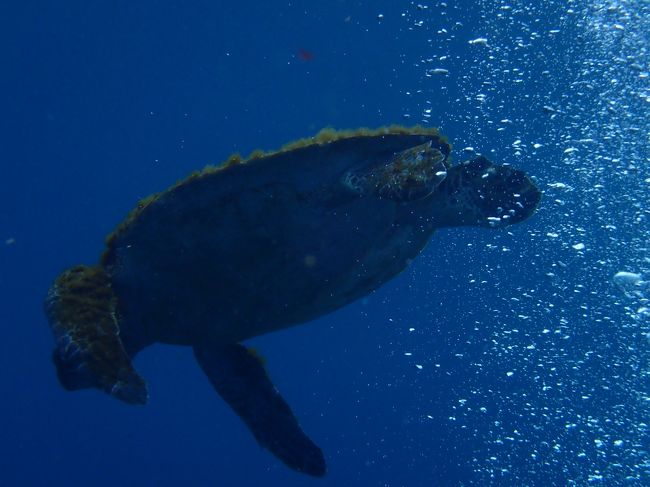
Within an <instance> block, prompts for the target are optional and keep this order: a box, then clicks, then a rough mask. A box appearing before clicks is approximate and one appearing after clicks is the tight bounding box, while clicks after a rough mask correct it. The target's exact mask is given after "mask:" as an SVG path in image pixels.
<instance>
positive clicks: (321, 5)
mask: <svg viewBox="0 0 650 487" xmlns="http://www.w3.org/2000/svg"><path fill="white" fill-rule="evenodd" d="M648 19H650V6H649V5H648V3H647V2H645V1H643V0H637V1H631V0H630V1H624V0H618V1H615V0H597V1H595V2H587V1H586V0H574V1H571V0H550V1H544V2H542V1H533V0H513V1H504V0H502V1H496V2H491V1H488V0H476V1H470V0H465V1H454V0H449V1H447V2H435V1H434V2H422V4H418V3H417V2H409V1H403V2H402V1H399V2H398V1H387V0H382V1H352V0H350V1H343V0H338V1H330V2H313V1H292V2H287V1H275V0H270V1H267V2H262V1H253V2H241V3H240V2H219V1H212V2H208V1H202V0H198V1H194V2H175V1H153V0H146V1H142V2H130V3H128V4H127V3H125V2H98V1H96V0H86V1H83V2H80V1H67V2H42V1H29V0H27V1H23V2H20V3H18V2H6V3H4V4H2V5H1V6H0V41H1V42H0V62H1V66H2V70H1V75H0V107H1V109H2V113H1V116H0V148H1V149H2V152H1V155H0V208H1V210H0V296H2V298H1V303H2V305H1V306H0V324H1V326H2V338H3V339H2V341H1V343H0V370H1V371H2V372H1V374H2V376H1V378H2V391H3V393H2V397H3V400H2V401H1V402H0V418H1V420H0V425H2V426H1V430H0V485H2V486H41V485H49V486H51V485H61V486H87V485H94V486H145V485H152V486H153V485H155V486H172V485H174V486H176V485H193V486H194V485H196V486H204V485H205V486H208V485H223V486H253V485H269V486H271V485H273V486H275V485H277V486H280V485H281V486H303V485H306V486H307V485H323V486H325V485H327V486H339V485H361V486H391V487H397V486H409V487H410V486H453V485H513V486H522V485H558V486H564V485H606V486H613V485H634V486H636V485H650V470H649V469H650V454H649V448H650V439H649V433H648V420H649V419H650V406H649V405H650V394H649V392H650V389H649V380H648V377H649V375H650V373H649V370H648V364H649V356H650V355H649V352H648V348H649V347H650V340H649V336H650V335H648V332H649V325H650V311H649V310H648V307H647V306H650V305H649V304H648V297H650V289H649V288H650V285H649V284H647V281H646V279H648V280H650V277H648V276H650V250H649V249H650V226H649V219H650V210H649V209H648V207H649V205H648V203H649V197H648V195H649V194H650V167H649V162H650V150H649V148H648V145H649V139H648V132H649V129H648V127H649V125H648V119H649V115H650V109H649V108H650V88H649V83H648V80H649V79H650V78H649V74H648V71H649V70H650V65H649V62H650V39H649V36H650V34H649V33H650V21H649V20H648ZM440 70H446V71H447V72H446V74H445V73H444V72H443V71H440ZM391 123H404V124H408V125H414V124H423V125H430V126H438V127H440V128H441V130H442V131H443V132H444V133H445V134H447V135H448V136H449V138H450V141H451V142H452V143H453V144H454V157H455V160H456V161H460V160H463V159H464V158H467V157H469V156H471V155H472V153H473V152H472V149H471V148H473V150H474V151H477V152H481V153H484V154H486V155H487V156H489V157H490V158H491V159H493V160H495V161H496V162H500V163H501V162H506V163H510V164H512V165H515V166H517V167H519V168H522V169H524V170H526V171H527V172H528V173H529V174H531V175H532V176H533V177H534V178H535V180H536V181H537V183H538V184H539V186H540V188H541V189H543V190H544V193H545V194H544V199H543V202H542V205H541V207H540V208H539V211H538V213H537V215H535V216H534V217H533V218H531V219H530V220H529V221H527V222H525V223H523V224H521V225H517V226H513V227H511V228H509V229H507V230H503V231H498V230H495V231H491V230H484V229H472V228H465V229H452V230H444V231H440V232H438V233H437V234H436V235H434V237H433V239H432V241H431V243H430V244H429V246H428V247H427V248H426V249H425V250H424V252H423V253H422V255H421V256H420V257H419V258H418V259H417V260H416V261H415V262H414V263H413V265H412V266H411V267H410V268H409V269H408V270H407V271H405V272H404V273H403V274H401V275H400V276H398V277H397V278H396V279H394V280H393V281H391V282H390V283H388V284H387V285H385V286H384V287H382V288H381V289H380V290H378V291H377V292H375V293H373V294H372V295H370V296H368V297H367V298H365V299H363V300H360V301H358V302H356V303H354V304H352V305H350V306H348V307H346V308H344V309H342V310H340V311H338V312H335V313H333V314H331V315H328V316H324V317H322V318H321V319H319V320H317V321H315V322H313V323H310V324H306V325H304V326H300V327H296V328H293V329H289V330H285V331H282V332H278V333H274V334H271V335H267V336H263V337H259V338H257V339H255V340H253V341H251V345H254V346H255V347H256V349H258V350H259V351H260V352H261V353H262V354H263V355H264V357H265V358H266V359H267V363H268V368H269V372H270V374H271V376H272V377H273V380H274V382H275V384H276V386H277V387H278V389H279V390H280V391H281V392H282V394H283V396H284V397H285V398H286V399H287V401H288V402H289V403H290V404H291V406H292V408H293V410H294V412H295V413H296V415H297V416H298V418H299V420H300V422H301V424H302V426H303V427H304V429H305V430H306V431H307V432H308V433H309V435H310V436H311V437H312V438H313V439H314V440H315V441H316V442H317V443H318V444H319V445H320V447H321V448H322V449H323V451H324V452H325V455H326V459H327V463H328V474H327V476H326V477H325V478H323V479H311V478H308V477H306V476H303V475H300V474H298V473H295V472H293V471H290V470H289V469H287V468H286V467H285V466H284V465H282V464H281V463H280V462H278V461H277V460H276V459H275V458H273V457H272V456H271V455H270V454H269V453H267V452H266V451H264V450H262V449H261V448H260V447H259V446H257V444H256V443H255V441H254V439H253V437H252V436H251V435H250V434H249V432H248V431H247V430H246V428H245V427H244V426H243V424H242V423H241V422H240V420H239V419H238V418H237V417H236V416H235V415H234V414H233V413H232V412H231V410H230V409H229V408H228V407H227V406H226V405H225V404H224V403H223V401H222V400H221V399H220V398H219V397H218V396H217V395H216V393H215V392H214V391H213V389H212V388H211V387H210V385H209V383H208V381H207V380H206V378H205V376H204V375H203V373H202V372H201V371H200V370H199V368H198V367H197V365H196V364H195V362H194V359H193V356H192V353H191V351H190V350H189V349H184V348H181V347H171V346H162V345H157V346H153V347H151V348H148V349H147V350H145V351H144V352H142V353H141V354H140V355H139V356H138V357H137V358H136V363H135V365H136V367H137V369H138V370H139V372H140V373H141V374H142V375H143V376H144V377H145V378H146V380H147V381H148V384H149V389H150V402H149V404H148V405H147V406H145V407H133V406H127V405H125V404H122V403H119V402H118V401H116V400H114V399H112V398H110V397H108V396H107V395H105V394H103V393H100V392H98V391H91V390H88V391H81V392H75V393H70V392H66V391H64V390H63V389H62V387H61V386H60V385H59V384H58V383H57V380H56V376H55V372H54V367H53V365H52V363H51V359H50V357H51V351H52V347H53V340H52V336H51V332H50V330H49V328H48V325H47V322H46V319H45V316H44V314H43V308H42V303H43V299H44V297H45V294H46V292H47V289H48V287H49V285H50V284H51V282H52V280H53V279H54V278H55V277H56V276H57V275H58V273H59V272H61V271H62V270H64V269H65V268H67V267H69V266H71V265H73V264H77V263H94V262H96V260H97V258H98V255H99V254H100V252H101V250H102V248H103V241H104V238H105V236H106V235H107V234H108V233H109V232H110V231H111V230H112V228H113V227H114V226H115V225H116V224H117V223H119V222H120V221H121V220H122V218H123V217H124V216H125V215H126V213H127V212H128V211H129V210H130V209H131V208H132V207H133V205H134V204H135V202H136V201H137V200H138V199H139V198H142V197H144V196H147V195H148V194H150V193H152V192H155V191H160V190H162V189H164V188H166V187H167V186H169V185H170V184H171V183H173V182H174V181H176V180H178V179H180V178H182V177H184V176H185V175H187V174H188V173H189V172H191V171H192V170H195V169H198V168H201V167H203V166H204V165H206V164H217V163H219V162H220V161H222V160H224V159H225V158H226V157H227V156H228V155H229V154H230V153H232V152H236V151H237V152H241V153H242V154H248V153H250V152H251V151H252V150H254V149H257V148H262V149H274V148H277V147H279V146H281V145H282V144H284V143H285V142H288V141H290V140H292V139H295V138H298V137H305V136H310V135H313V134H315V133H316V132H317V131H318V130H319V129H321V128H323V127H326V126H331V127H336V128H354V127H358V126H368V127H376V126H380V125H385V124H391ZM623 271H624V272H629V273H632V274H631V276H632V277H629V276H628V278H627V279H621V278H620V277H619V278H618V279H615V278H614V276H615V275H616V274H617V273H618V272H623Z"/></svg>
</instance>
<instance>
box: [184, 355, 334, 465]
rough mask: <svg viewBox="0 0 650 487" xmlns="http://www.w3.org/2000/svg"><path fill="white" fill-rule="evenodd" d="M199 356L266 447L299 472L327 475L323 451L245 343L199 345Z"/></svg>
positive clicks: (214, 382) (224, 395)
mask: <svg viewBox="0 0 650 487" xmlns="http://www.w3.org/2000/svg"><path fill="white" fill-rule="evenodd" d="M194 355H195V356H196V360H197V361H198V363H199V365H200V366H201V368H202V369H203V371H204V372H205V373H206V375H207V376H208V379H210V382H211V383H212V385H213V387H214V388H215V389H216V391H217V392H218V393H219V395H220V396H221V397H222V398H223V399H224V400H225V401H226V402H227V403H228V405H229V406H230V407H231V408H233V409H234V411H235V412H236V413H237V414H238V415H239V417H240V418H241V419H242V420H243V421H244V423H246V425H247V426H248V428H249V429H250V430H251V432H252V433H253V435H254V436H255V439H257V441H258V442H259V444H260V445H261V446H262V447H264V448H266V449H268V450H270V451H271V453H273V454H274V455H275V456H276V457H278V458H279V459H280V460H282V462H284V463H285V464H286V465H287V466H288V467H290V468H292V469H294V470H297V471H299V472H302V473H306V474H308V475H313V476H315V477H322V476H323V475H325V459H324V457H323V452H322V451H321V449H320V448H318V446H316V445H315V444H314V443H313V442H312V441H311V440H310V439H309V438H308V437H307V435H306V434H305V433H304V432H303V431H302V429H301V428H300V425H299V424H298V421H297V420H296V417H295V416H294V415H293V412H292V411H291V409H290V408H289V405H288V404H287V403H286V402H285V400H284V399H283V398H282V396H280V393H279V392H278V390H277V389H276V388H275V386H274V385H273V384H272V383H271V380H270V379H269V376H268V374H267V373H266V370H265V368H264V365H263V364H262V363H261V361H260V359H259V357H257V356H256V355H255V354H254V353H252V352H251V351H250V350H248V349H247V348H246V347H244V346H242V345H239V344H235V345H230V346H227V347H222V348H217V349H215V348H214V347H207V346H195V347H194Z"/></svg>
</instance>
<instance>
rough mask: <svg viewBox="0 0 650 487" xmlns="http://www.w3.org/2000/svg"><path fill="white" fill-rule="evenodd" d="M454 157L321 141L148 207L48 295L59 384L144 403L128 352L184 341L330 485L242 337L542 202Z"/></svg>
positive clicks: (515, 218)
mask: <svg viewBox="0 0 650 487" xmlns="http://www.w3.org/2000/svg"><path fill="white" fill-rule="evenodd" d="M449 153H450V146H449V144H448V143H447V142H446V141H445V140H444V139H443V138H442V137H440V136H439V135H438V132H437V131H436V130H433V129H424V128H413V129H406V128H403V127H390V128H384V129H379V130H374V131H370V130H358V131H352V132H334V131H323V132H321V133H320V134H319V135H318V136H316V137H314V138H310V139H305V140H301V141H298V142H295V143H293V144H290V145H288V146H286V147H284V148H283V149H281V150H279V151H277V152H272V153H256V154H254V155H253V156H251V157H250V158H249V159H248V160H242V159H241V158H239V157H237V156H233V157H231V158H230V159H229V160H228V161H227V162H226V163H225V164H224V165H223V166H221V167H216V168H212V167H211V168H206V169H204V170H203V171H200V172H197V173H194V174H192V175H191V176H189V177H188V178H187V179H185V180H184V181H181V182H179V183H177V184H175V185H174V186H172V187H171V188H169V189H168V190H166V191H164V192H162V193H158V194H155V195H153V196H151V197H149V198H147V199H145V200H143V201H141V202H140V203H139V204H138V205H137V207H136V208H135V209H134V210H133V211H132V212H131V213H130V214H129V215H128V217H127V218H126V220H125V221H124V222H122V223H121V224H120V225H118V227H117V229H116V230H115V231H114V232H113V234H111V235H110V236H109V237H108V240H107V248H106V250H105V252H104V254H103V255H102V257H101V261H100V263H99V264H97V265H94V266H83V265H81V266H76V267H73V268H71V269H69V270H67V271H65V272H64V273H62V274H61V275H60V276H59V277H58V278H57V280H56V281H55V282H54V284H53V285H52V287H51V289H50V291H49V294H48V296H47V300H46V312H47V316H48V318H49V321H50V324H51V327H52V330H53V332H54V337H55V340H56V347H55V350H54V354H53V360H54V363H55V365H56V369H57V374H58V377H59V380H60V382H61V384H62V385H63V387H65V388H66V389H68V390H74V389H81V388H89V387H95V388H98V389H101V390H103V391H105V392H107V393H109V394H111V395H113V396H115V397H116V398H118V399H120V400H122V401H125V402H127V403H131V404H144V403H145V402H146V401H147V397H148V394H147V388H146V385H145V382H144V381H143V379H142V378H141V377H140V376H139V375H138V374H137V373H136V371H135V370H134V368H133V366H132V364H131V360H132V358H133V357H134V356H135V355H136V354H137V353H138V352H139V351H140V350H142V349H143V348H144V347H147V346H148V345H151V344H153V343H156V342H160V343H169V344H176V345H187V346H191V347H193V349H194V354H195V356H196V360H197V361H198V363H199V365H200V367H201V368H202V369H203V371H204V372H205V373H206V375H207V376H208V378H209V380H210V382H211V383H212V385H213V386H214V388H215V389H216V390H217V392H218V393H219V395H220V396H221V397H222V398H223V399H224V400H225V401H226V402H227V403H228V404H229V405H230V406H231V407H232V408H233V409H234V410H235V412H236V413H237V414H238V415H239V416H240V417H241V418H242V420H243V421H244V422H245V423H246V424H247V426H248V427H249V429H250V430H251V432H252V433H253V435H254V436H255V438H256V439H257V441H258V442H259V443H260V444H261V445H262V446H263V447H265V448H267V449H269V450H270V451H271V452H272V453H273V454H274V455H276V456H277V457H278V458H279V459H280V460H282V461H283V462H284V463H285V464H286V465H288V466H289V467H291V468H293V469H295V470H298V471H300V472H304V473H306V474H309V475H315V476H321V475H324V474H325V461H324V458H323V454H322V452H321V450H320V449H319V448H318V447H317V446H316V445H315V444H314V443H313V442H312V441H311V440H310V439H309V438H308V437H307V436H306V435H305V433H304V432H303V431H302V429H301V428H300V426H299V425H298V422H297V420H296V418H295V417H294V415H293V413H292V412H291V410H290V409H289V406H288V405H287V403H286V402H285V401H284V399H282V397H281V396H280V394H279V392H278V391H277V390H276V388H275V387H274V386H273V384H272V383H271V381H270V379H269V376H268V375H267V373H266V371H265V368H264V365H263V363H262V361H261V360H260V359H259V357H258V356H257V355H256V354H255V353H253V352H252V351H251V350H249V349H247V348H246V347H245V346H244V345H242V344H241V343H242V342H244V341H245V340H247V339H249V338H252V337H255V336H258V335H261V334H264V333H268V332H271V331H274V330H279V329H282V328H287V327H290V326H293V325H297V324H300V323H304V322H306V321H309V320H312V319H314V318H317V317H319V316H322V315H323V314H326V313H329V312H331V311H334V310H336V309H338V308H340V307H342V306H345V305H346V304H348V303H351V302H352V301H354V300H355V299H357V298H359V297H362V296H365V295H367V294H368V293H370V292H371V291H373V290H374V289H377V288H378V287H379V286H381V285H382V284H383V283H385V282H386V281H388V280H389V279H391V278H392V277H393V276H395V275H396V274H398V273H399V272H401V271H402V270H403V269H404V268H405V267H406V266H407V265H408V263H409V262H410V261H411V260H412V259H413V258H414V257H415V256H417V255H418V253H419V252H420V251H421V250H422V248H423V247H424V246H425V245H426V243H427V242H428V241H429V239H430V237H431V235H432V234H433V232H434V231H435V230H437V229H439V228H443V227H452V226H461V225H473V226H482V227H489V228H494V227H505V226H507V225H511V224H513V223H517V222H520V221H522V220H525V219H526V218H528V217H529V216H531V215H532V214H533V212H534V211H535V209H536V207H537V205H538V202H539V200H540V192H539V191H538V189H537V188H536V187H535V185H534V184H533V183H532V182H531V180H530V179H529V178H528V177H527V176H526V175H525V174H524V173H523V172H521V171H518V170H515V169H512V168H511V167H508V166H498V165H494V164H493V163H491V162H490V161H488V160H487V159H485V158H483V157H478V158H476V159H474V160H471V161H469V162H464V163H461V164H458V165H455V166H452V165H451V164H450V162H449Z"/></svg>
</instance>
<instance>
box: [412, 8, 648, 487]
mask: <svg viewBox="0 0 650 487" xmlns="http://www.w3.org/2000/svg"><path fill="white" fill-rule="evenodd" d="M466 7H467V3H466V2H453V1H451V0H450V1H447V2H437V3H432V4H428V5H424V4H415V3H414V4H412V7H411V8H410V9H409V10H408V11H405V13H404V16H403V17H404V21H405V23H406V27H405V31H407V32H413V33H414V34H413V35H416V33H418V32H422V31H424V32H426V33H427V36H428V39H427V42H428V46H429V53H428V54H427V55H426V56H425V57H422V58H421V59H415V60H412V61H413V63H414V64H415V65H416V66H417V67H418V68H419V69H421V79H420V81H419V85H418V86H416V87H414V89H412V90H410V91H409V92H407V95H408V96H410V97H411V99H412V100H413V103H412V106H410V107H409V110H408V111H407V112H406V113H405V117H408V118H410V119H415V118H416V117H417V115H415V114H416V113H419V120H417V121H418V122H419V123H424V124H429V123H430V124H432V125H440V126H441V127H442V128H443V131H444V132H445V133H449V134H452V136H453V137H454V140H453V141H454V142H455V147H456V152H458V146H459V145H460V148H461V151H464V152H465V153H468V154H471V153H473V152H475V151H478V150H481V151H484V152H486V153H487V154H486V155H488V156H490V157H491V158H493V159H495V160H497V161H500V162H506V163H512V164H514V165H517V166H518V167H522V168H524V169H526V170H527V171H528V172H529V173H531V174H534V175H535V176H536V179H537V182H538V184H539V185H540V187H542V189H543V190H544V193H545V197H544V201H543V204H542V207H541V208H540V211H539V214H538V215H537V216H536V217H535V222H534V223H531V224H529V225H526V226H522V228H521V229H519V228H516V227H513V229H512V230H511V232H510V233H504V234H502V235H501V236H499V237H494V236H491V237H490V240H489V242H490V243H487V244H484V243H481V242H480V241H479V243H478V244H476V245H474V247H473V248H472V247H471V244H470V248H469V255H470V256H471V257H470V259H469V262H470V264H472V266H474V267H472V266H468V267H467V273H468V274H466V275H464V276H461V277H460V278H459V279H460V281H462V279H463V278H465V277H467V279H466V281H465V282H460V281H459V282H458V283H457V285H456V287H455V289H452V290H454V291H455V292H460V293H465V295H467V289H468V288H470V289H471V288H476V287H477V286H480V289H481V290H482V291H485V290H486V289H487V288H489V286H493V289H492V292H495V290H496V291H497V292H496V294H497V295H498V296H499V297H498V298H497V299H496V301H495V300H494V299H492V300H491V301H487V300H486V301H484V302H477V303H478V304H477V303H474V304H473V305H472V306H468V307H467V308H465V309H464V311H463V313H464V314H463V317H464V320H465V321H466V322H470V323H474V328H472V327H471V326H470V327H469V328H467V329H468V330H469V333H471V332H472V330H474V331H475V333H476V337H475V339H476V340H479V339H480V340H482V341H483V342H484V343H485V345H484V347H483V349H482V352H481V353H480V355H479V356H476V353H475V350H476V348H472V350H474V352H473V358H472V359H471V360H470V359H469V358H468V357H467V354H466V353H465V351H466V349H470V348H471V347H472V346H473V345H476V344H470V343H469V342H470V341H472V340H471V339H463V338H458V337H457V338H455V339H454V337H453V335H452V334H448V336H447V338H448V343H447V347H446V348H445V351H444V352H440V347H439V344H437V345H434V344H432V343H431V342H435V341H436V339H435V338H431V340H430V341H429V342H427V341H426V339H425V338H424V337H423V336H420V342H419V345H417V344H415V343H413V344H412V346H411V349H410V351H409V352H408V358H409V359H412V360H414V361H416V362H417V367H418V370H422V371H426V369H427V368H430V369H432V370H433V371H434V372H435V369H436V366H438V367H439V365H438V364H436V361H438V362H439V361H440V357H441V353H446V354H447V355H448V356H449V357H456V358H457V359H458V360H460V361H462V360H467V361H468V363H467V364H466V368H467V370H476V374H475V375H476V379H475V380H466V381H465V382H464V386H463V387H464V388H460V386H458V385H456V389H455V390H457V391H458V392H457V396H458V397H451V396H450V397H447V398H446V399H445V401H446V407H447V409H448V410H449V411H450V414H449V417H450V418H453V421H454V422H455V423H459V422H465V424H464V428H466V431H469V432H472V433H473V434H474V435H475V436H476V437H477V440H478V441H477V444H479V445H480V446H479V447H477V448H476V451H475V458H474V459H473V468H474V473H475V480H476V482H477V484H480V483H481V482H483V484H484V485H487V484H488V483H491V482H492V483H493V482H501V481H503V482H508V481H509V482H510V483H512V484H518V485H530V484H539V483H540V482H542V481H543V480H544V479H547V481H548V482H549V485H552V484H555V483H557V485H585V484H592V483H593V484H599V483H600V484H602V485H641V484H643V483H644V482H648V483H650V453H649V451H648V450H649V447H648V445H650V429H649V428H650V427H649V425H648V423H647V422H648V418H650V369H649V366H650V205H649V204H648V203H649V202H650V197H649V195H650V135H649V134H650V122H649V120H650V74H649V71H650V41H649V38H648V33H649V32H650V4H648V3H647V2H644V1H642V0H636V1H633V0H597V1H587V0H549V1H547V2H533V1H531V0H512V1H507V0H500V1H492V0H478V1H477V2H476V9H475V11H474V12H473V13H468V11H467V9H466ZM417 35H421V34H417ZM464 252H465V254H464V255H467V252H468V249H465V250H464ZM472 252H475V253H472ZM486 253H487V254H488V257H486ZM490 254H492V255H493V256H495V257H496V258H498V259H501V260H503V261H505V262H504V263H503V264H499V265H495V264H493V262H495V258H490V257H489V255H490ZM477 262H481V263H483V265H479V268H478V269H477V268H476V266H475V264H476V263H477ZM485 262H491V264H485ZM434 264H435V265H436V266H439V263H437V262H434ZM522 267H523V268H524V269H525V275H523V276H522V275H517V276H515V278H513V277H512V272H513V269H517V268H522ZM472 269H473V270H472ZM460 270H461V271H462V269H460ZM432 272H434V273H435V269H434V270H432ZM418 278H419V279H421V280H422V279H424V277H423V276H422V275H420V276H418ZM436 278H437V279H442V278H443V277H441V276H440V275H438V276H436ZM431 287H432V289H435V292H436V293H440V291H439V284H437V285H436V283H432V286H431ZM451 287H453V286H451ZM486 294H487V291H486ZM438 295H439V294H438ZM445 299H447V298H445ZM476 299H478V301H480V298H476ZM470 301H471V299H470ZM437 304H440V302H438V303H437ZM432 308H434V309H432V311H431V315H432V321H435V320H436V319H437V318H438V317H439V316H440V310H439V309H436V308H435V307H433V306H432ZM440 326H441V327H442V326H443V325H440ZM441 332H443V334H444V330H441ZM435 346H437V347H438V348H437V350H438V351H435V350H436V349H435ZM433 355H435V358H427V357H432V356H433ZM459 363H460V362H459ZM459 367H460V365H459ZM418 373H419V372H418ZM493 373H498V374H502V376H501V378H500V379H498V380H495V379H487V378H486V376H489V375H490V374H493ZM486 381H490V382H489V385H486ZM513 384H514V385H513ZM459 389H460V390H459ZM437 404H438V405H439V404H440V403H437ZM426 409H427V406H426V400H425V399H424V398H423V408H422V415H423V417H425V418H426V416H427V412H426ZM504 418H506V419H504ZM552 479H553V480H552Z"/></svg>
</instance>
